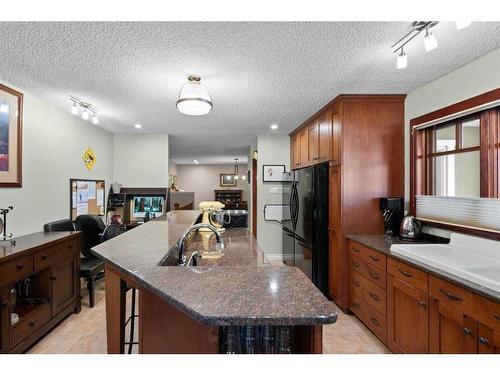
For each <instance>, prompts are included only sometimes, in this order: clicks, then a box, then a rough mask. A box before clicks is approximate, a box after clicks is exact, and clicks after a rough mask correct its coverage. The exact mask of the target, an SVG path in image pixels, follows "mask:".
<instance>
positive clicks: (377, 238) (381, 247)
mask: <svg viewBox="0 0 500 375" xmlns="http://www.w3.org/2000/svg"><path fill="white" fill-rule="evenodd" d="M347 238H348V239H350V240H353V241H356V242H359V243H361V244H362V245H365V246H368V247H370V248H372V249H374V250H377V251H379V252H381V253H383V254H385V255H388V256H390V257H393V258H395V259H400V260H402V261H404V262H406V263H408V264H411V265H412V266H415V267H416V268H419V269H421V270H423V271H425V272H428V273H429V274H431V275H434V276H437V277H439V278H442V279H445V280H447V281H450V282H452V283H455V284H458V285H460V286H462V287H464V288H466V289H468V290H470V291H472V292H474V293H477V294H479V295H482V296H484V297H486V298H489V299H491V300H493V301H495V302H499V303H500V293H499V292H497V291H495V290H493V289H490V288H486V287H484V286H482V285H479V284H477V283H474V282H472V281H469V280H466V279H464V278H462V277H460V276H456V275H453V274H451V273H449V272H447V271H444V270H442V269H439V268H437V267H434V266H429V265H427V264H425V263H422V262H419V261H417V260H415V259H412V258H409V257H406V256H404V255H401V254H397V253H393V252H391V245H392V244H408V243H409V242H408V241H403V240H400V239H399V238H398V237H388V236H384V235H382V234H350V235H347ZM412 243H416V244H418V243H421V244H424V243H428V242H424V241H420V242H412Z"/></svg>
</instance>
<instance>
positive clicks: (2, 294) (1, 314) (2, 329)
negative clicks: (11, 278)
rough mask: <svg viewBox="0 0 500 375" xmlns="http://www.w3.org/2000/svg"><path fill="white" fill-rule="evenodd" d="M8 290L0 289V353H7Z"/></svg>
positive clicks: (8, 324) (8, 333) (8, 322)
mask: <svg viewBox="0 0 500 375" xmlns="http://www.w3.org/2000/svg"><path fill="white" fill-rule="evenodd" d="M9 326H10V308H9V288H7V287H5V288H0V353H7V352H8V351H9V335H10V330H9Z"/></svg>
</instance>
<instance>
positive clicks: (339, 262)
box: [328, 167, 347, 303]
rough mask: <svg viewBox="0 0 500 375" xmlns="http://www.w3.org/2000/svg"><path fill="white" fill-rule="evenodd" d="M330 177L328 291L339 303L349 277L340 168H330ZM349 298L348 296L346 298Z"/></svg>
mask: <svg viewBox="0 0 500 375" xmlns="http://www.w3.org/2000/svg"><path fill="white" fill-rule="evenodd" d="M329 173H330V176H329V198H328V199H329V201H330V202H329V205H330V212H329V229H330V231H329V232H330V244H329V246H330V252H329V264H330V266H329V270H328V279H329V280H328V287H329V288H328V289H329V294H330V297H331V298H333V299H334V300H335V301H336V302H337V303H338V302H339V301H340V300H341V298H342V296H341V292H342V290H344V289H347V287H346V288H342V277H343V275H344V276H347V271H346V270H344V269H343V268H342V267H343V265H344V264H345V261H344V260H343V246H342V244H343V241H342V222H341V197H342V196H341V174H340V167H330V171H329ZM344 298H347V295H346V296H344Z"/></svg>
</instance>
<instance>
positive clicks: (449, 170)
mask: <svg viewBox="0 0 500 375" xmlns="http://www.w3.org/2000/svg"><path fill="white" fill-rule="evenodd" d="M422 131H424V132H425V138H426V139H427V147H426V154H425V158H426V160H427V163H428V165H427V168H426V169H427V176H426V180H427V183H426V185H427V186H428V194H429V195H436V196H445V197H480V196H481V176H480V169H481V168H480V166H481V161H480V153H481V145H480V139H481V137H480V117H479V116H476V117H472V118H471V117H469V118H466V119H458V120H455V121H453V122H452V123H446V124H439V125H435V126H433V127H429V128H426V129H424V130H422Z"/></svg>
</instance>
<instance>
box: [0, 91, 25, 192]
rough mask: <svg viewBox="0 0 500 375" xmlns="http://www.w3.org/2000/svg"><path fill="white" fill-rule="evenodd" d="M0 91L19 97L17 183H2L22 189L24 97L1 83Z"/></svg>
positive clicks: (4, 185)
mask: <svg viewBox="0 0 500 375" xmlns="http://www.w3.org/2000/svg"><path fill="white" fill-rule="evenodd" d="M0 90H2V91H5V92H7V93H9V94H11V95H14V96H16V97H17V111H18V116H17V155H16V156H17V160H18V163H19V164H18V166H17V182H0V188H1V187H10V188H13V187H22V185H23V184H22V182H23V150H22V149H23V114H24V109H23V108H24V104H23V103H24V95H23V94H22V93H21V92H19V91H16V90H14V89H12V88H10V87H7V86H5V85H2V84H1V83H0Z"/></svg>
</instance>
